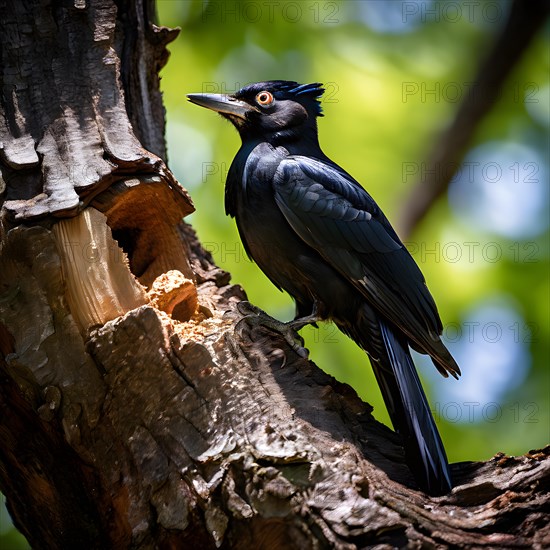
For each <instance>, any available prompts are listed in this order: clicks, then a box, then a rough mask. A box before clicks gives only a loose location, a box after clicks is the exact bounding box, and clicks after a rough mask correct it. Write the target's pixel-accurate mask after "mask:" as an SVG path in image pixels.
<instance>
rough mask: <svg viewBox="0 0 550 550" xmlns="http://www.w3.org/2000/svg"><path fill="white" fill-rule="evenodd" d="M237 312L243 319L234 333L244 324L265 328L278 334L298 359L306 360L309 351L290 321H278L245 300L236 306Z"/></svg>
mask: <svg viewBox="0 0 550 550" xmlns="http://www.w3.org/2000/svg"><path fill="white" fill-rule="evenodd" d="M237 311H238V312H239V313H240V314H241V315H243V318H242V319H241V320H240V321H239V322H238V323H237V325H236V326H235V330H236V331H240V330H241V329H242V325H241V323H246V324H247V325H248V326H249V327H251V328H255V327H258V326H262V327H265V328H267V329H270V330H272V331H274V332H276V333H277V334H280V335H281V336H282V337H283V338H284V339H285V341H286V342H287V343H288V345H289V346H290V347H291V348H292V349H293V350H294V351H295V352H296V353H297V354H298V355H299V356H300V357H302V358H304V359H307V357H308V355H309V351H308V350H307V349H306V348H305V347H304V339H303V338H302V337H301V336H300V335H299V334H298V333H297V332H296V330H295V329H294V327H293V326H292V321H291V322H290V323H283V322H282V321H278V320H277V319H274V318H273V317H271V316H270V315H268V314H267V313H266V312H265V311H263V310H262V309H260V308H259V307H257V306H255V305H253V304H251V303H250V302H248V301H246V300H244V301H242V302H239V303H238V304H237Z"/></svg>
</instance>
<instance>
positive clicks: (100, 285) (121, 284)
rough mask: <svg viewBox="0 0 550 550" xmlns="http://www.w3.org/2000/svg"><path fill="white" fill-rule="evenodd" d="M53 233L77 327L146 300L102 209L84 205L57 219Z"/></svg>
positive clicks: (85, 326)
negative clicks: (64, 217) (75, 214)
mask: <svg viewBox="0 0 550 550" xmlns="http://www.w3.org/2000/svg"><path fill="white" fill-rule="evenodd" d="M52 232H53V235H54V237H55V241H56V244H57V248H58V250H59V255H60V258H61V265H62V269H63V278H64V280H65V283H66V285H67V301H68V304H69V308H70V310H71V313H72V314H73V317H74V318H75V320H76V322H77V323H78V325H79V327H80V328H81V330H83V331H84V332H85V331H87V330H88V329H89V328H90V327H92V326H98V325H104V324H105V323H106V322H107V321H110V320H111V319H115V318H117V317H120V316H121V315H124V314H125V313H126V312H128V311H130V310H131V309H134V308H136V307H139V306H141V305H143V304H146V303H148V301H149V300H148V298H147V294H146V292H145V289H144V288H143V287H142V286H141V285H140V284H139V283H138V282H137V280H136V279H135V278H134V276H133V275H132V273H131V272H130V269H129V268H128V261H127V258H126V257H125V254H124V253H123V252H122V250H121V249H120V248H119V247H118V244H117V242H116V241H115V240H114V239H113V237H112V236H111V230H110V228H109V226H108V225H107V218H106V217H105V216H104V215H103V214H102V213H101V212H99V211H97V210H96V209H95V208H86V210H84V211H83V212H81V213H80V214H78V216H75V217H74V218H67V219H64V220H60V221H59V222H57V223H56V224H55V225H54V226H53V229H52Z"/></svg>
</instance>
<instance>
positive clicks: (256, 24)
mask: <svg viewBox="0 0 550 550" xmlns="http://www.w3.org/2000/svg"><path fill="white" fill-rule="evenodd" d="M390 4H391V6H390ZM451 4H452V5H451ZM467 4H468V3H464V4H460V3H454V2H453V3H447V4H446V3H439V2H391V3H388V2H386V3H383V2H376V1H369V2H315V1H306V2H299V3H296V2H275V3H267V2H231V1H227V2H202V1H188V2H175V1H169V0H166V1H163V0H160V1H159V2H158V11H159V21H160V23H161V24H163V25H168V26H180V27H181V28H182V31H181V34H180V37H179V38H178V39H177V40H176V41H175V42H174V43H173V44H171V46H170V50H171V53H172V56H171V59H170V61H169V63H168V65H167V66H166V68H165V69H164V70H163V73H162V77H163V80H162V89H163V92H164V99H165V104H166V108H167V119H168V123H167V141H168V150H169V161H170V166H171V168H172V169H173V170H174V172H175V173H176V175H177V176H178V178H179V179H180V181H181V182H182V184H183V185H184V186H186V187H187V188H188V189H189V190H190V192H191V194H192V197H193V199H194V201H195V204H196V207H197V212H196V213H195V214H193V216H192V217H191V223H192V224H193V225H194V227H195V228H196V229H197V231H198V234H199V237H200V239H201V241H202V242H203V243H204V244H205V246H206V247H207V248H208V249H210V250H211V251H212V253H213V255H214V258H215V260H216V262H217V263H218V265H220V266H221V267H223V268H224V269H226V270H228V271H230V272H231V273H232V275H233V281H234V282H236V283H240V284H242V286H243V287H244V288H245V289H246V291H247V293H248V296H249V298H250V300H251V301H252V302H253V303H255V304H256V305H258V306H260V307H261V308H263V309H265V310H266V311H267V312H269V313H270V314H271V315H273V316H275V317H278V318H281V319H290V318H292V316H293V313H294V312H293V305H292V302H291V300H290V299H289V298H288V296H286V295H283V294H281V293H279V292H278V291H277V290H276V289H275V288H274V287H273V286H272V285H271V283H270V282H269V281H268V280H267V279H266V278H265V276H263V274H262V273H261V272H260V271H259V269H258V268H257V267H256V266H255V265H254V264H252V263H251V262H250V261H249V260H248V259H247V257H246V255H245V253H244V251H243V249H242V246H241V245H240V241H239V237H238V234H237V231H236V228H235V224H234V222H233V220H230V219H229V218H227V217H226V216H225V215H224V207H223V184H224V182H225V175H226V173H227V170H228V168H229V165H230V163H231V160H232V159H233V156H234V154H235V153H236V151H237V149H238V147H239V138H238V136H237V134H236V132H235V131H234V129H233V128H232V126H231V125H230V124H229V123H227V122H225V121H223V120H222V119H220V118H217V117H215V115H214V114H213V113H211V112H208V111H205V110H203V109H199V108H197V107H196V106H193V105H191V104H188V103H186V101H185V94H186V93H193V92H195V93H196V92H201V91H204V92H214V93H219V92H222V93H223V92H231V91H234V90H235V89H236V88H239V87H240V86H242V85H245V84H247V83H249V82H253V81H259V80H270V79H279V78H281V79H288V80H297V81H298V82H314V81H320V82H323V83H325V86H326V90H327V92H326V93H325V98H324V102H323V109H324V113H325V117H324V118H323V119H321V120H320V122H319V133H320V141H321V145H322V146H323V148H324V150H325V152H326V153H327V155H328V156H329V157H331V158H332V159H334V160H335V161H336V162H338V163H339V164H340V165H342V166H343V167H344V168H345V169H346V170H347V171H348V172H350V173H351V174H352V175H353V176H355V177H356V178H357V179H358V180H359V181H360V182H361V183H362V184H363V185H364V186H365V187H366V188H367V189H368V190H369V192H370V193H371V194H372V195H373V196H374V197H375V198H376V200H377V202H378V203H379V204H380V206H381V207H382V208H383V209H384V211H385V212H386V214H387V215H388V217H389V218H390V219H391V220H392V221H393V223H394V225H397V222H398V219H399V212H400V211H401V210H402V209H403V208H405V207H406V205H405V204H404V203H403V201H404V199H405V198H406V197H408V193H409V192H410V191H411V189H412V188H413V186H414V185H415V184H416V183H418V181H419V180H421V179H422V178H423V177H425V173H424V172H423V167H422V163H423V162H425V160H426V158H427V156H428V154H429V152H430V151H431V150H432V149H433V147H434V145H435V143H437V141H438V139H439V136H440V135H441V132H442V131H443V130H444V128H445V127H446V126H447V125H448V124H449V123H450V121H451V120H452V117H453V115H454V113H455V112H456V110H457V108H458V106H459V105H460V102H461V100H463V99H464V97H465V96H466V95H467V94H468V93H472V83H473V80H474V78H475V74H476V70H477V66H478V64H479V63H480V61H481V60H482V59H483V57H484V56H485V54H486V52H487V49H488V47H490V45H491V44H492V41H493V39H494V36H495V35H496V33H497V32H498V31H499V30H500V28H501V27H502V25H503V23H504V20H505V16H506V10H507V7H508V6H509V4H508V3H507V2H503V3H499V4H498V5H497V7H496V8H495V4H497V3H494V2H480V3H469V5H470V8H468V6H467ZM473 4H476V6H473ZM457 5H458V6H459V7H458V8H456V6H457ZM453 6H455V7H454V8H453ZM430 10H431V11H430ZM468 10H470V11H468ZM549 65H550V62H549V58H548V33H547V32H545V33H541V34H540V35H539V36H538V37H537V38H536V40H535V41H534V42H533V43H532V45H531V46H530V48H529V50H528V51H527V52H526V53H525V55H524V56H523V58H522V59H521V62H520V63H519V64H518V66H517V67H516V68H515V69H514V72H513V75H512V77H511V78H510V79H509V82H508V83H507V85H506V86H505V88H504V90H503V91H502V94H501V97H500V99H499V101H498V102H497V104H496V105H495V106H494V109H493V110H492V112H491V113H490V115H489V116H487V117H486V119H485V120H483V122H482V123H481V124H480V125H479V127H478V128H477V131H476V137H475V141H474V143H472V144H471V154H472V155H475V154H476V151H478V149H476V148H478V147H479V146H486V149H483V151H485V153H484V156H482V157H481V160H480V161H479V162H480V164H479V165H478V166H477V167H476V170H475V171H474V172H473V173H472V174H471V175H470V176H471V177H469V178H468V179H467V181H466V183H467V184H469V185H470V186H471V185H477V184H478V183H479V182H480V181H481V180H483V179H485V182H484V183H485V185H486V187H487V185H489V187H491V185H493V187H494V188H490V189H489V191H490V192H491V193H493V192H496V193H498V192H507V193H509V194H510V193H517V192H518V187H517V186H516V187H514V186H513V185H512V186H509V183H510V178H512V179H514V178H515V180H518V179H519V183H520V184H523V182H524V186H525V187H521V185H520V188H519V196H518V200H520V199H521V198H522V195H523V193H525V194H526V195H529V194H530V193H531V194H534V195H533V196H534V197H535V198H534V199H533V200H535V202H536V200H540V201H544V200H546V201H547V200H548V188H547V186H548V181H547V179H548V149H547V146H548V117H549V113H548V94H549V89H550V88H549V79H548V74H549V72H548V71H549ZM510 144H513V145H514V144H515V145H518V144H519V145H521V146H522V147H523V149H521V150H525V151H527V152H528V153H529V154H531V155H532V156H531V157H527V160H526V158H525V157H523V156H521V155H520V154H519V153H518V154H517V155H516V156H514V153H513V150H512V153H510V154H509V155H508V157H506V158H505V161H503V160H502V154H501V152H502V151H503V150H508V149H506V147H508V146H509V145H510ZM487 148H488V149H487ZM516 149H517V147H516ZM517 150H519V149H517ZM521 150H519V151H520V152H521ZM480 151H481V150H480ZM487 151H489V152H487ZM469 154H470V153H469ZM480 154H481V153H480ZM518 155H519V156H518ZM466 158H467V159H468V158H469V157H468V156H467V157H466ZM494 159H498V162H496V161H495V160H494ZM529 159H531V160H530V161H529ZM532 159H534V160H532ZM472 162H473V161H472ZM529 162H531V164H529ZM495 164H497V167H495ZM514 165H515V166H514ZM470 166H473V165H470ZM441 168H442V169H445V167H441ZM499 168H500V170H501V175H500V176H499V177H497V176H498V174H496V175H495V174H494V173H492V172H491V170H498V169H499ZM462 169H463V176H464V171H465V170H464V167H462ZM535 169H536V174H531V172H532V171H534V170H535ZM455 179H456V181H455V182H454V184H453V187H454V194H455V197H457V198H456V201H457V203H458V206H456V205H454V206H453V205H451V204H450V202H449V199H448V196H445V197H442V198H441V199H440V200H439V201H438V202H437V203H436V204H435V205H434V206H433V208H432V209H431V211H430V213H429V215H428V217H427V218H426V219H425V220H424V221H423V222H422V223H421V224H420V226H419V227H418V228H417V229H416V231H415V233H414V235H413V236H412V237H410V238H409V240H408V242H407V245H408V246H409V248H410V250H411V253H412V254H413V256H414V257H415V259H416V260H417V262H418V263H419V264H420V266H421V268H422V270H423V272H424V274H425V276H426V279H427V282H428V285H429V287H430V289H431V291H432V293H433V294H434V296H435V298H436V301H437V303H438V307H439V310H440V313H441V317H442V319H443V322H444V325H445V335H446V336H447V337H448V340H449V341H450V346H451V349H452V351H453V353H457V354H458V357H464V358H466V360H467V363H461V367H462V370H463V372H464V373H465V374H464V377H463V380H462V381H459V382H456V381H454V380H444V379H440V378H439V375H438V374H437V373H435V370H434V369H433V368H432V367H431V365H430V364H429V363H426V364H424V363H425V362H422V361H420V363H422V365H421V374H422V375H423V377H424V382H425V385H426V389H427V392H428V394H429V397H430V402H431V403H432V406H433V408H434V412H435V415H436V418H437V420H438V423H439V425H440V427H441V431H442V437H443V440H444V442H445V444H446V447H447V449H448V454H449V459H450V461H452V462H454V461H459V460H483V459H487V458H489V457H490V456H492V455H493V454H494V453H496V452H498V451H504V452H507V453H511V454H518V453H523V452H525V451H527V450H529V449H532V448H537V447H541V446H544V445H545V444H547V443H548V439H549V437H548V436H549V420H548V393H549V391H548V390H549V387H550V385H549V379H548V364H550V361H549V359H550V358H549V356H548V341H549V331H550V329H549V314H548V304H549V302H550V299H549V298H550V296H549V285H548V272H549V271H548V256H549V254H548V210H547V209H545V208H542V209H540V208H539V210H536V217H537V219H536V220H535V221H536V224H535V225H536V227H535V229H534V230H531V232H530V233H529V234H521V231H519V230H518V231H517V234H513V232H512V233H510V231H508V234H506V235H503V232H502V231H499V230H498V228H496V229H495V228H492V227H490V226H488V225H487V223H486V220H485V218H486V215H485V213H484V212H483V211H482V212H481V214H480V213H479V212H477V218H475V217H474V219H472V216H471V215H470V216H469V215H468V212H467V211H466V212H465V211H464V208H462V210H461V206H460V203H461V200H462V199H463V198H464V197H465V195H466V194H467V192H468V189H470V188H469V187H468V186H462V185H461V180H460V178H455ZM481 183H483V182H481ZM515 183H518V182H517V181H515ZM478 192H479V190H478V191H476V193H478ZM537 197H538V199H537ZM470 198H471V197H470ZM473 198H474V203H475V201H476V200H477V199H476V196H474V197H473ZM498 214H499V215H500V212H498ZM501 214H502V217H503V218H506V217H507V216H509V215H510V213H509V212H507V211H506V210H505V209H503V210H502V212H501ZM526 216H529V213H528V212H526ZM497 218H498V216H497ZM484 220H485V221H484ZM478 222H479V223H478ZM516 229H517V228H516ZM520 229H521V228H520ZM480 308H481V309H480ZM484 308H485V309H484ZM495 308H496V309H495ZM483 312H486V314H487V315H489V317H483V318H482V317H480V316H481V315H482V314H484V313H483ZM472 315H474V317H472ZM476 315H477V316H478V317H475V316H476ZM491 315H493V317H491ZM507 315H508V317H507ZM510 315H512V317H511V318H510ZM478 319H479V320H478ZM510 319H512V322H510ZM499 330H500V335H499ZM302 334H303V336H304V337H305V340H306V345H307V346H308V348H310V350H311V357H312V358H313V360H314V361H315V362H316V363H317V364H318V365H319V366H320V367H321V368H323V369H324V370H326V371H328V372H330V373H331V374H333V375H334V376H335V377H336V378H337V379H338V380H341V381H345V382H347V383H349V384H350V385H352V386H353V387H354V388H355V389H356V390H357V391H358V392H359V394H360V395H361V396H362V397H363V398H364V399H365V400H367V401H369V402H370V403H371V404H373V405H374V407H375V415H376V416H377V418H379V419H381V420H382V421H384V422H388V417H387V414H386V412H385V408H384V405H383V403H382V399H381V396H380V394H379V391H378V389H377V385H376V383H375V381H374V377H373V375H372V372H371V369H370V367H369V366H368V364H367V363H368V360H367V359H366V357H365V356H364V354H363V352H361V351H360V350H359V349H358V348H357V347H356V346H355V345H354V344H353V343H352V342H350V341H348V340H347V338H346V337H344V336H343V335H341V334H340V333H339V332H338V331H337V330H335V329H334V327H333V326H332V325H326V326H322V327H321V328H320V329H319V330H316V329H314V328H306V329H304V330H303V332H302ZM472 350H473V351H472ZM499 358H502V361H503V362H502V368H501V367H500V363H499V362H498V359H499ZM506 358H508V360H507V359H506ZM486 359H491V361H487V360H486ZM512 359H513V361H512ZM511 361H512V363H511ZM459 363H460V361H459ZM476 373H477V376H476ZM468 380H469V381H468ZM446 388H450V389H449V392H450V393H449V392H447V389H446Z"/></svg>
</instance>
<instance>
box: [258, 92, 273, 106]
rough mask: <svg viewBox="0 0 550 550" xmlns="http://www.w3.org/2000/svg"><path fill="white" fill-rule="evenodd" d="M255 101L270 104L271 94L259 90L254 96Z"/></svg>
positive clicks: (271, 101)
mask: <svg viewBox="0 0 550 550" xmlns="http://www.w3.org/2000/svg"><path fill="white" fill-rule="evenodd" d="M256 101H257V102H258V103H259V104H260V105H271V104H272V103H273V96H272V95H271V94H270V93H269V92H260V93H259V94H258V95H257V96H256Z"/></svg>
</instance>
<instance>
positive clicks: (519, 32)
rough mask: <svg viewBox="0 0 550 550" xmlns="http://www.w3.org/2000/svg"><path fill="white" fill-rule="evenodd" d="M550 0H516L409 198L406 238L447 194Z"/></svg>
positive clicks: (403, 226) (403, 223)
mask: <svg viewBox="0 0 550 550" xmlns="http://www.w3.org/2000/svg"><path fill="white" fill-rule="evenodd" d="M549 12H550V3H549V2H548V1H547V0H534V1H532V2H524V1H522V0H514V1H513V3H512V7H511V9H510V14H509V16H508V20H507V22H506V25H505V26H504V28H503V30H502V32H501V34H500V35H499V37H498V38H497V40H496V42H495V44H494V45H493V47H492V49H491V51H490V52H489V54H488V56H487V57H486V59H485V60H484V61H483V62H482V63H481V64H480V66H479V68H478V71H477V74H476V77H475V79H474V86H473V87H472V89H471V90H470V93H468V94H467V95H466V97H465V100H464V102H463V103H462V104H461V105H460V107H459V109H458V111H457V113H456V115H455V117H454V119H453V121H452V123H451V124H450V126H449V127H448V128H447V129H446V130H445V131H444V133H443V135H442V136H440V138H439V139H438V140H437V143H436V145H435V147H434V149H433V151H432V153H431V155H430V157H429V160H428V162H427V163H426V164H427V167H428V170H426V174H425V175H423V178H422V180H421V181H419V182H417V183H416V184H415V185H414V186H413V188H412V189H411V191H410V192H409V195H408V197H407V200H405V201H404V205H405V206H404V208H403V210H402V212H401V216H400V222H399V229H400V231H399V233H400V235H401V237H402V238H403V239H404V240H406V239H407V238H408V237H410V235H411V233H412V232H413V230H414V228H415V227H416V226H417V225H418V224H419V223H420V222H421V221H422V219H423V218H424V216H426V214H427V213H428V211H429V210H430V208H431V206H432V205H433V204H434V203H435V202H436V201H437V199H439V197H441V196H442V195H443V194H444V193H446V191H447V189H448V187H449V184H450V182H451V179H452V177H453V175H454V173H455V172H456V169H457V168H458V167H459V166H460V163H461V162H462V159H463V158H464V155H465V154H466V151H467V147H468V144H469V143H470V142H471V141H472V138H473V136H474V133H475V131H476V129H477V127H478V126H479V123H480V122H481V121H482V120H483V118H484V117H485V116H486V115H487V113H488V112H489V111H490V110H491V109H492V107H493V106H494V104H495V103H496V101H497V99H498V98H499V95H500V93H501V90H502V88H503V86H504V85H505V83H506V80H507V78H508V77H509V75H510V73H511V72H512V70H513V69H514V67H515V66H516V64H517V63H518V61H519V60H520V59H521V56H522V55H523V53H524V52H525V50H526V49H527V47H528V46H529V44H530V43H531V41H532V40H533V38H534V36H535V35H536V33H537V32H538V30H539V29H540V28H541V27H542V25H543V24H544V23H545V22H546V21H547V16H548V13H549Z"/></svg>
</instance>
